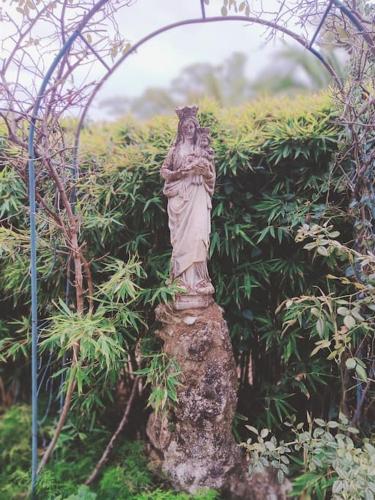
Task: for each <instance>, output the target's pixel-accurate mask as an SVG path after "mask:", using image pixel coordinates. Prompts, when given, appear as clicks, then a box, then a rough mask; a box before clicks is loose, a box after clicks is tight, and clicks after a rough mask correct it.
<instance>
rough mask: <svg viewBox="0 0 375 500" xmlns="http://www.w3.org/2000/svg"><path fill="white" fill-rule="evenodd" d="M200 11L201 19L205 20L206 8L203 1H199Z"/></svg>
mask: <svg viewBox="0 0 375 500" xmlns="http://www.w3.org/2000/svg"><path fill="white" fill-rule="evenodd" d="M201 11H202V19H206V6H205V5H204V0H201Z"/></svg>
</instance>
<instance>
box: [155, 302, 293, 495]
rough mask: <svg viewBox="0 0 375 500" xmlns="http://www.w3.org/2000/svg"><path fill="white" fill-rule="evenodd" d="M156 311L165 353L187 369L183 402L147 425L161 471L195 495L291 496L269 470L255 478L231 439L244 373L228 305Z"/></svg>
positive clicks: (180, 398)
mask: <svg viewBox="0 0 375 500" xmlns="http://www.w3.org/2000/svg"><path fill="white" fill-rule="evenodd" d="M156 316H157V319H158V320H159V321H160V322H161V323H162V328H161V329H160V330H159V331H158V335H159V336H160V337H161V338H162V340H163V341H164V348H163V350H164V352H165V353H166V354H168V356H172V357H174V358H175V360H176V361H177V362H178V364H179V367H180V369H181V372H182V375H181V384H182V385H181V386H180V388H179V390H178V404H177V405H176V406H175V407H174V408H173V410H171V411H170V412H169V413H168V414H167V415H163V416H155V415H151V417H150V419H149V422H148V425H147V434H148V436H149V439H150V442H151V445H152V448H153V458H154V463H155V462H156V463H157V467H158V469H159V471H160V472H161V473H162V474H163V475H164V476H166V477H167V478H168V479H169V481H170V482H171V484H172V486H173V487H174V488H175V489H176V490H183V491H187V492H189V493H195V492H197V491H198V490H200V489H202V488H213V489H216V490H220V491H221V492H222V493H223V494H224V498H228V499H230V498H237V499H241V498H243V499H259V500H260V499H262V500H265V499H275V500H276V499H279V498H280V499H281V498H285V497H284V494H283V493H281V489H280V487H279V486H278V485H276V484H275V482H274V480H273V479H272V478H271V477H268V475H267V477H265V476H263V475H262V477H259V476H258V477H255V478H253V479H252V481H250V480H249V478H248V475H247V471H246V469H247V467H246V462H245V458H244V456H243V455H242V452H241V449H240V448H239V446H238V445H237V444H236V443H235V441H234V438H233V436H232V431H231V428H232V420H233V417H234V413H235V410H236V403H237V395H236V394H237V375H236V366H235V362H234V358H233V352H232V346H231V343H230V339H229V335H228V328H227V325H226V322H225V320H224V318H223V314H222V309H221V308H220V307H219V306H218V305H217V304H215V303H213V304H211V305H210V306H209V307H207V308H205V309H189V310H178V311H176V310H173V309H172V307H170V306H165V305H160V306H158V308H157V309H156ZM271 483H272V484H271Z"/></svg>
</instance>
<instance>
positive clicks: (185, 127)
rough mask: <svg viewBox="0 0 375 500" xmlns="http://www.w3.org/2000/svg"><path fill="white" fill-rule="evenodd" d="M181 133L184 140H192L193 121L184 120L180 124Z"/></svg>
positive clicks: (193, 131)
mask: <svg viewBox="0 0 375 500" xmlns="http://www.w3.org/2000/svg"><path fill="white" fill-rule="evenodd" d="M182 133H183V135H184V137H185V138H186V139H193V137H194V135H195V123H194V122H193V120H186V121H185V122H184V123H183V124H182Z"/></svg>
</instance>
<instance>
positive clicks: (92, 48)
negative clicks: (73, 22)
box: [78, 33, 111, 71]
mask: <svg viewBox="0 0 375 500" xmlns="http://www.w3.org/2000/svg"><path fill="white" fill-rule="evenodd" d="M78 36H79V38H80V39H81V40H82V41H83V43H84V44H85V45H86V46H87V47H88V48H89V49H90V50H91V52H92V53H93V54H94V55H95V57H96V58H97V59H98V60H99V61H100V62H101V63H102V64H103V66H104V67H105V68H106V70H108V71H109V70H110V69H111V68H110V66H108V64H107V63H106V62H105V60H104V59H103V58H102V56H101V55H100V54H98V53H97V51H96V50H95V49H94V47H93V46H92V45H91V44H90V43H89V42H88V41H87V40H86V38H85V37H84V36H83V35H82V33H79V35H78Z"/></svg>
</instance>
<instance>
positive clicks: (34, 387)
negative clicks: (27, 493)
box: [28, 0, 108, 498]
mask: <svg viewBox="0 0 375 500" xmlns="http://www.w3.org/2000/svg"><path fill="white" fill-rule="evenodd" d="M107 1H108V0H99V2H97V4H96V5H94V7H93V8H92V9H91V10H90V11H89V12H88V13H87V14H86V15H85V16H84V17H83V19H82V21H81V22H80V24H79V26H78V28H77V29H76V30H75V31H74V32H73V33H72V35H71V36H70V37H69V39H68V40H67V41H66V42H65V44H64V45H63V47H62V48H61V49H60V51H59V53H58V54H57V55H56V57H55V58H54V60H53V62H52V64H51V66H50V67H49V69H48V71H47V73H46V75H45V77H44V78H43V81H42V84H41V86H40V89H39V92H38V95H37V98H36V100H35V103H34V107H33V112H32V117H31V122H30V129H29V138H28V156H29V159H28V175H29V207H30V216H29V220H30V268H31V269H30V270H31V273H30V274H31V417H32V424H31V496H32V498H34V496H35V489H36V482H37V469H38V277H37V261H36V259H37V231H36V210H37V206H36V193H35V188H36V182H35V149H34V139H35V130H36V121H37V119H38V114H39V110H40V106H41V103H42V100H43V97H44V94H45V91H46V88H47V85H48V83H49V80H50V78H51V77H52V75H53V73H54V71H55V69H56V67H57V66H58V64H59V62H60V60H61V58H62V57H63V56H64V55H65V53H66V52H68V51H69V49H70V47H71V46H72V44H73V42H74V41H75V40H76V38H77V37H78V35H79V34H80V32H81V30H82V29H83V28H84V27H85V25H86V24H87V22H88V21H89V20H90V19H91V17H92V16H93V15H94V14H95V13H96V12H97V11H98V10H99V9H100V8H101V7H102V6H103V5H104V4H105V3H106V2H107Z"/></svg>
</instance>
